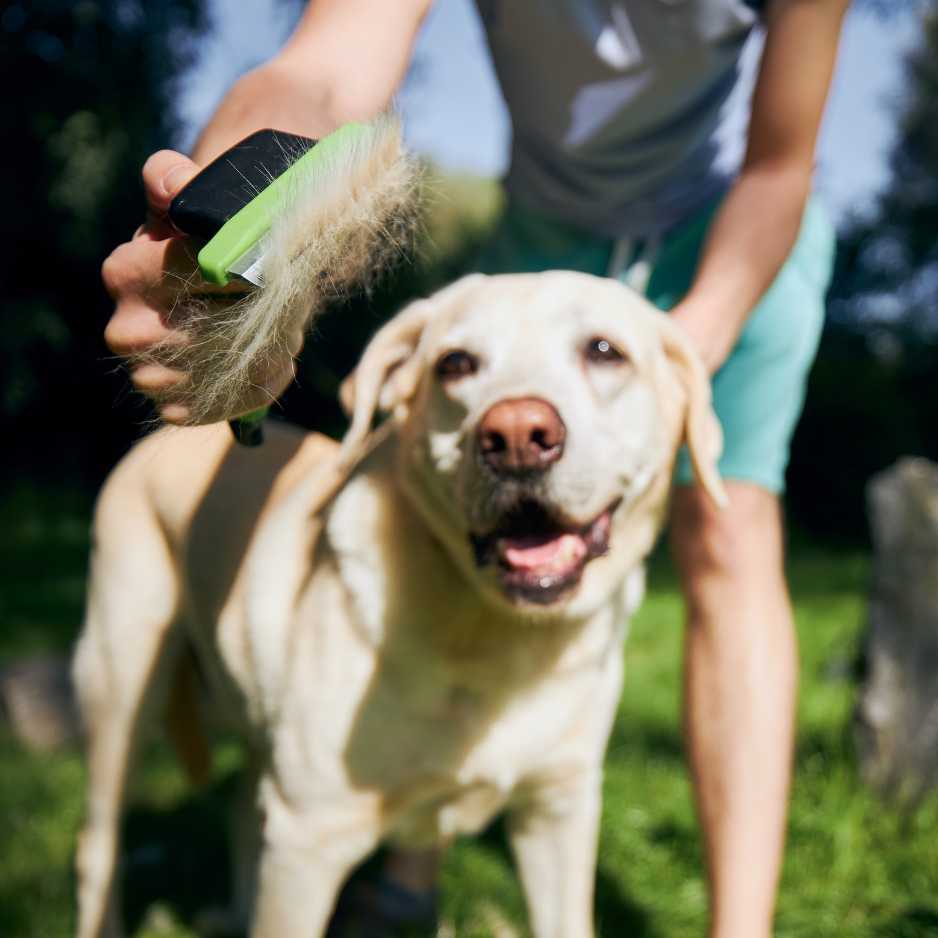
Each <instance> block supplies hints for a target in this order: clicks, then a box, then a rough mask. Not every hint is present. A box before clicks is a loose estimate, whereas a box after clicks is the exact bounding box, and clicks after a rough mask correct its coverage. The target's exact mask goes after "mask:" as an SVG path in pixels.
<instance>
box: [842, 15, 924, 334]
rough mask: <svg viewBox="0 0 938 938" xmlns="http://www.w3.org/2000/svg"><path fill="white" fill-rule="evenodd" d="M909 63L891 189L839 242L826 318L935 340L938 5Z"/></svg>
mask: <svg viewBox="0 0 938 938" xmlns="http://www.w3.org/2000/svg"><path fill="white" fill-rule="evenodd" d="M922 24H923V30H922V41H921V43H920V45H919V46H918V48H917V49H916V50H915V51H914V52H913V53H912V54H911V55H910V56H909V58H908V60H907V63H906V78H907V80H906V84H905V89H906V90H905V101H904V104H903V107H902V111H901V117H900V120H899V129H898V139H897V143H896V145H895V147H894V149H893V152H892V156H891V160H890V164H891V165H890V169H891V174H890V183H889V185H888V186H887V188H886V190H885V191H884V192H883V194H882V195H881V197H880V199H879V204H878V206H877V208H876V211H875V212H874V214H873V215H872V217H869V218H863V219H856V220H854V222H853V224H852V225H850V226H849V227H848V230H847V233H846V237H845V238H844V242H843V251H842V253H841V259H840V268H839V271H838V277H837V280H836V283H835V288H834V291H833V293H832V296H831V314H832V316H833V317H834V318H835V319H836V318H839V317H842V316H844V315H846V314H849V315H851V316H852V317H854V318H859V319H860V320H861V321H866V322H873V323H876V322H886V323H890V322H891V323H895V324H899V325H901V326H902V327H903V328H905V329H908V330H910V331H912V332H916V333H919V334H926V335H927V334H929V333H938V172H936V167H938V3H936V2H935V0H930V2H929V3H928V4H927V5H926V7H925V9H924V11H923V14H922Z"/></svg>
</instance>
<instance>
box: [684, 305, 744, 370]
mask: <svg viewBox="0 0 938 938" xmlns="http://www.w3.org/2000/svg"><path fill="white" fill-rule="evenodd" d="M717 313H718V308H717V307H714V306H712V305H711V304H708V303H706V302H704V301H700V300H696V299H695V298H694V297H693V296H688V297H686V298H685V299H684V300H682V301H681V302H680V303H678V304H677V306H675V307H674V309H673V310H672V311H671V314H670V315H671V319H672V321H673V322H676V323H677V324H678V325H679V326H680V327H681V329H683V331H684V332H686V333H687V335H688V336H689V337H690V339H691V342H692V343H693V345H694V348H695V349H696V350H697V354H698V355H699V356H700V358H701V361H702V362H703V363H704V365H705V367H706V369H707V373H708V374H710V375H711V376H713V375H714V374H716V372H717V371H719V370H720V367H721V366H722V365H723V362H725V361H726V359H727V358H728V357H729V354H730V352H731V351H732V349H733V345H734V344H735V342H736V334H735V332H734V330H733V328H732V321H731V320H729V319H728V317H726V316H720V315H718V314H717Z"/></svg>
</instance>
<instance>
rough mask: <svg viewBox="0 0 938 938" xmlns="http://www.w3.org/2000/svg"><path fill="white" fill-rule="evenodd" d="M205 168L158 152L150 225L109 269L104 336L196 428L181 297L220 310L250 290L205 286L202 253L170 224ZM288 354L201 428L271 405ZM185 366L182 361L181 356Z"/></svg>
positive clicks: (166, 410)
mask: <svg viewBox="0 0 938 938" xmlns="http://www.w3.org/2000/svg"><path fill="white" fill-rule="evenodd" d="M199 169H200V167H199V166H198V165H197V164H196V163H194V162H193V161H192V160H190V159H189V158H188V157H186V156H183V155H182V154H181V153H176V152H174V151H172V150H161V151H159V152H158V153H154V154H153V156H151V157H150V158H149V159H148V160H147V162H146V164H145V165H144V167H143V183H144V188H145V190H146V198H147V220H146V222H145V223H144V224H143V225H141V226H140V228H139V229H137V231H136V233H135V234H134V236H133V238H132V239H131V240H130V241H128V242H126V243H125V244H121V245H120V246H119V247H117V248H116V249H115V250H114V251H113V252H112V253H111V255H110V256H109V257H108V258H107V260H106V261H105V262H104V266H103V267H102V270H101V275H102V278H103V280H104V285H105V287H106V289H107V291H108V293H109V294H110V295H111V297H112V298H113V299H114V301H115V304H116V305H115V309H114V313H113V315H112V316H111V319H110V321H109V322H108V324H107V327H106V329H105V332H104V339H105V341H106V342H107V344H108V346H109V347H110V349H111V351H113V352H114V353H115V354H117V355H120V356H121V357H122V358H125V359H127V361H128V367H129V370H130V377H131V380H132V382H133V385H134V387H135V388H136V389H137V390H138V391H141V392H142V393H144V394H146V395H147V396H148V397H150V398H152V399H153V400H154V401H155V402H156V404H157V407H158V409H159V413H160V416H161V418H162V419H163V420H164V421H166V422H167V423H174V424H183V423H189V422H192V419H193V415H192V413H191V411H190V407H189V406H188V404H187V403H185V401H186V394H185V389H186V386H187V383H188V381H189V377H190V376H189V374H188V373H187V372H186V371H185V370H184V368H181V367H179V366H178V365H177V366H176V367H171V366H170V365H169V364H164V363H163V362H167V363H168V362H174V361H175V360H176V359H177V358H179V356H177V355H174V354H173V352H174V350H179V349H180V348H182V347H184V346H185V345H186V343H187V342H189V341H191V340H190V337H189V335H188V334H187V331H186V321H185V304H181V303H180V298H181V297H183V296H187V297H192V296H196V297H203V298H206V299H209V300H211V301H213V302H217V303H220V304H224V303H226V302H227V301H228V300H227V298H228V297H230V298H232V299H233V298H235V297H236V296H238V295H240V294H241V293H243V291H244V286H243V285H239V284H236V283H232V284H229V286H228V287H216V286H213V285H211V284H206V283H205V282H204V281H203V280H202V278H201V277H200V275H199V273H198V265H197V263H196V258H195V255H196V251H195V250H194V248H193V246H192V245H191V244H190V243H189V240H188V239H187V238H184V237H181V236H180V234H179V232H178V231H176V230H175V229H174V228H173V227H172V225H171V223H170V221H169V219H168V217H167V211H168V209H169V204H170V202H171V201H172V200H173V198H174V196H175V195H176V193H177V192H178V191H179V190H180V189H181V188H182V187H183V186H184V185H185V184H186V183H187V182H188V181H189V180H190V179H192V177H193V176H195V174H196V173H197V172H198V171H199ZM298 350H299V349H298V348H295V349H293V348H291V349H287V350H285V351H284V353H283V356H282V359H283V360H282V361H276V362H268V363H266V365H265V373H264V374H263V375H259V376H258V377H257V381H256V382H255V384H254V385H253V386H252V388H251V390H250V392H248V394H247V396H246V397H245V399H244V400H242V401H239V402H238V404H237V407H236V408H235V410H234V413H224V414H222V413H219V414H214V413H209V414H204V415H200V420H201V422H211V421H215V420H221V419H224V418H228V417H233V416H237V415H238V414H243V413H246V412H248V411H251V410H254V409H256V408H259V407H263V406H265V405H268V404H270V402H271V401H272V400H273V399H275V398H276V397H277V396H278V395H279V394H280V393H281V392H282V391H283V390H284V389H285V388H286V387H287V385H288V384H289V383H290V381H291V379H292V377H293V354H295V353H296V352H297V351H298ZM182 358H183V359H184V356H182Z"/></svg>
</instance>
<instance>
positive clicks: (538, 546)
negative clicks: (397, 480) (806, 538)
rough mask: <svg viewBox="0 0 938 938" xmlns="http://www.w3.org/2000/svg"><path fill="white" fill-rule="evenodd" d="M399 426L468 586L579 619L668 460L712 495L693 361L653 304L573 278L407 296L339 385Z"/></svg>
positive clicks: (410, 476)
mask: <svg viewBox="0 0 938 938" xmlns="http://www.w3.org/2000/svg"><path fill="white" fill-rule="evenodd" d="M345 398H346V404H347V406H349V407H350V408H351V409H352V411H353V426H352V430H351V431H350V436H349V439H350V440H354V439H357V438H361V437H362V435H363V434H364V433H365V431H366V429H367V428H368V427H369V426H370V423H371V420H372V417H373V414H374V412H375V410H384V411H387V412H389V413H391V414H392V419H394V420H395V421H396V422H397V423H398V425H399V436H400V441H401V442H400V447H399V454H400V455H399V458H400V466H399V468H400V472H401V478H402V482H403V485H404V488H405V490H406V491H407V493H408V495H409V497H410V498H411V499H412V500H413V501H414V503H415V505H416V506H417V508H418V510H420V512H421V513H422V515H423V516H424V518H425V520H426V521H427V523H428V524H429V526H430V527H431V529H432V530H433V531H434V533H435V534H436V536H437V537H438V538H439V539H440V540H441V541H442V542H443V543H444V544H445V545H446V547H447V549H448V550H449V552H450V554H451V555H452V556H453V558H454V559H455V560H456V561H457V563H458V564H459V565H460V566H461V567H462V569H463V570H464V571H465V572H466V574H467V575H468V576H469V577H470V579H471V580H473V581H474V582H475V583H476V584H477V586H478V587H479V588H480V589H481V591H482V592H483V593H484V594H486V595H487V596H489V597H490V598H492V599H494V600H495V601H496V602H498V603H499V604H502V605H504V604H509V605H510V606H512V607H515V608H520V609H523V610H525V611H526V613H530V614H536V613H537V611H538V610H549V611H552V612H558V611H561V610H562V611H563V613H564V614H566V615H576V616H578V615H582V614H588V613H589V612H591V611H592V610H593V609H595V608H596V607H597V606H598V605H599V604H600V603H602V602H603V601H605V600H606V599H607V598H608V596H609V594H610V592H611V590H612V589H613V588H614V587H615V586H616V584H617V583H619V582H620V581H621V579H622V577H623V576H624V575H625V573H627V572H628V570H629V569H630V568H631V567H632V566H634V565H635V564H636V563H637V562H639V561H640V560H641V559H642V557H643V556H644V554H645V553H646V552H647V550H648V549H650V547H651V544H652V542H653V540H654V537H655V534H656V532H657V530H658V527H659V525H660V521H661V516H662V513H663V509H664V504H665V501H666V496H667V491H668V488H669V484H670V475H671V470H672V465H673V462H674V457H675V454H676V451H677V448H678V446H679V445H680V443H681V442H682V441H686V443H687V444H688V447H689V450H690V454H691V458H692V461H693V464H694V468H695V472H696V475H697V478H698V480H699V481H700V483H701V484H702V485H703V486H704V487H705V489H706V490H707V491H708V493H709V494H710V495H711V497H712V498H714V499H715V500H716V501H718V502H721V501H722V500H723V498H724V495H723V491H722V487H721V484H720V480H719V478H718V476H717V473H716V468H715V460H716V458H717V456H718V455H719V449H720V441H721V437H720V430H719V425H718V423H717V421H716V418H715V416H714V414H713V412H712V410H711V408H710V388H709V382H708V380H707V376H706V373H705V371H704V369H703V367H702V365H701V364H700V362H699V361H698V360H697V358H696V355H695V354H694V351H693V349H692V348H691V347H690V345H689V342H688V340H687V339H686V338H685V337H684V336H683V334H682V333H681V332H680V330H679V329H678V328H677V327H676V326H675V325H674V324H673V323H671V322H670V321H669V320H668V318H667V316H665V315H664V314H662V313H660V312H658V311H657V310H656V309H654V308H653V307H652V306H651V305H650V304H649V303H647V302H646V301H645V300H643V299H642V298H641V297H639V296H638V295H637V294H635V293H634V292H633V291H631V290H629V289H628V288H626V287H624V286H622V285H621V284H619V283H617V282H615V281H612V280H608V279H603V278H598V277H592V276H589V275H587V274H579V273H572V272H565V271H553V272H549V273H543V274H523V275H511V276H495V277H485V276H481V275H473V276H470V277H466V278H464V279H463V280H460V281H458V282H457V283H455V284H453V285H452V286H450V287H448V288H447V289H445V290H442V291H441V292H440V293H437V294H436V295H435V296H432V297H430V298H429V299H427V300H421V301H419V302H417V303H414V304H412V305H411V306H410V307H408V308H407V309H405V310H404V312H402V313H401V314H400V315H399V316H398V317H396V318H395V319H394V320H392V321H391V322H390V323H389V324H388V325H387V326H386V327H385V328H384V329H383V330H381V331H380V332H379V333H378V334H377V335H376V336H375V338H374V339H373V340H372V342H371V344H370V345H369V347H368V349H367V350H366V352H365V355H364V357H363V359H362V363H361V365H360V366H359V369H358V371H357V372H356V376H355V378H354V380H353V381H351V382H350V383H349V385H348V386H347V387H346V389H345Z"/></svg>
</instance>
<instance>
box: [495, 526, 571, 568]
mask: <svg viewBox="0 0 938 938" xmlns="http://www.w3.org/2000/svg"><path fill="white" fill-rule="evenodd" d="M586 552H587V547H586V543H585V542H584V540H583V538H582V537H580V535H579V534H560V535H558V536H557V537H552V538H550V539H549V540H545V539H544V538H543V537H542V536H541V537H537V536H532V537H506V538H504V539H503V540H502V556H503V557H504V558H505V560H507V561H508V563H510V564H511V566H512V567H514V568H515V569H517V570H537V571H538V572H540V573H561V572H563V571H566V570H569V569H570V568H571V567H575V566H576V565H577V564H578V563H580V562H581V561H582V560H583V558H584V557H585V556H586Z"/></svg>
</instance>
